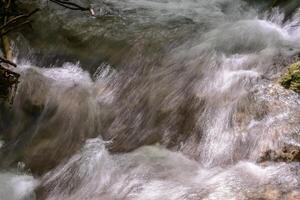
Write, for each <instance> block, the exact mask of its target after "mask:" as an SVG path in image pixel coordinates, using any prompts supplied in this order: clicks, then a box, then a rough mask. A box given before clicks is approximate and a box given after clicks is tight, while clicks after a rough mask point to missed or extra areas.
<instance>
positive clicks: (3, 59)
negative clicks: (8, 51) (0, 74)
mask: <svg viewBox="0 0 300 200" xmlns="http://www.w3.org/2000/svg"><path fill="white" fill-rule="evenodd" d="M0 63H6V64H9V65H11V66H14V67H17V65H16V64H15V63H13V62H11V61H9V60H7V59H5V58H2V57H0Z"/></svg>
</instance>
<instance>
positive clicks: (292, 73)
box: [280, 61, 300, 93]
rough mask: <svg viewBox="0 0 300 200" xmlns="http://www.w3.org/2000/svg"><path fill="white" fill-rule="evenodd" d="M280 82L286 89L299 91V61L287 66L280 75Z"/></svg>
mask: <svg viewBox="0 0 300 200" xmlns="http://www.w3.org/2000/svg"><path fill="white" fill-rule="evenodd" d="M280 84H281V85H282V86H283V87H285V88H287V89H291V90H294V91H295V92H298V93H300V61H299V62H296V63H294V64H292V65H291V66H290V67H289V68H288V71H287V72H286V73H285V74H284V75H283V76H282V78H281V80H280Z"/></svg>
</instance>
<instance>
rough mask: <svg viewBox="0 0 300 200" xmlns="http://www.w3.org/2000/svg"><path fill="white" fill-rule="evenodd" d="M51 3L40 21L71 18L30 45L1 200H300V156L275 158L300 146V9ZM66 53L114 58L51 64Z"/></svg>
mask: <svg viewBox="0 0 300 200" xmlns="http://www.w3.org/2000/svg"><path fill="white" fill-rule="evenodd" d="M82 2H83V1H82ZM44 3H45V2H44ZM41 5H42V6H44V7H43V9H46V10H45V13H48V14H49V15H48V17H42V16H39V18H38V19H37V20H38V22H40V23H47V22H49V21H53V24H52V23H51V24H49V27H51V28H53V27H54V26H57V24H59V23H60V22H61V21H63V20H64V19H66V18H68V19H69V20H70V21H69V24H67V25H64V26H63V28H62V29H63V30H62V31H61V32H60V33H61V34H62V37H60V38H58V39H57V38H54V39H53V40H55V41H56V40H57V41H60V42H61V43H57V42H51V43H49V49H47V48H46V50H45V48H44V47H43V45H44V44H35V43H34V42H32V44H30V45H32V47H31V48H32V51H30V52H26V51H25V53H24V49H22V47H19V48H18V41H19V40H20V37H19V38H18V40H17V42H16V49H17V51H19V55H18V57H17V59H16V62H17V63H18V68H17V69H16V70H17V72H19V73H20V74H21V83H20V85H19V88H18V92H17V95H16V98H15V101H14V105H13V107H12V108H11V109H8V108H5V107H3V108H1V110H0V111H1V115H2V116H5V117H1V118H0V119H1V124H0V125H1V126H0V127H1V130H2V131H3V132H5V134H6V135H5V136H4V137H3V138H1V141H2V143H1V144H2V145H1V147H0V158H1V162H0V166H1V171H0V200H35V199H38V200H39V199H41V200H42V199H47V200H61V199H64V200H82V199H87V200H96V199H97V200H98V199H103V200H141V199H142V200H158V199H164V200H183V199H184V200H199V199H203V200H223V199H224V200H225V199H226V200H229V199H232V200H247V199H260V198H263V199H287V200H290V199H299V198H300V164H299V163H298V162H272V161H271V160H269V161H267V162H261V160H262V157H263V155H264V153H265V152H266V151H269V150H276V149H280V148H281V147H282V146H284V145H287V144H289V145H290V144H291V145H294V146H298V147H299V146H300V125H299V124H300V123H299V122H300V115H299V113H300V112H299V111H300V106H299V105H300V98H299V94H296V93H294V92H293V91H289V90H286V89H284V88H283V87H281V86H280V85H279V84H278V78H279V77H280V76H281V74H282V73H283V72H284V70H286V67H287V66H288V65H289V64H291V63H293V62H295V61H297V60H298V59H299V56H298V55H297V53H299V52H300V26H299V24H300V13H299V11H296V12H295V13H294V14H293V17H291V18H290V19H289V20H287V21H285V20H284V13H283V11H282V10H279V8H274V9H272V10H263V11H262V10H260V9H258V7H259V6H257V7H255V6H252V5H249V4H248V3H247V2H245V1H241V0H213V1H205V0H186V1H181V0H173V1H171V0H163V1H158V0H143V1H139V0H112V1H101V2H100V1H93V2H92V5H93V6H94V8H95V11H97V13H98V16H97V17H96V18H90V17H88V16H85V15H80V14H78V13H77V14H74V13H73V12H71V11H65V10H64V9H61V10H60V9H58V8H55V9H58V10H56V11H55V12H52V11H53V10H48V9H49V8H48V7H47V6H46V5H44V4H41ZM70 17H71V18H70ZM54 19H59V20H54ZM56 29H58V28H57V27H56ZM47 30H48V29H47V28H46V27H45V30H37V32H38V34H40V35H45V36H44V37H43V39H44V40H45V41H49V40H50V41H51V40H52V39H51V37H52V36H49V35H46V34H45V33H44V31H45V32H46V31H47ZM25 36H26V33H25ZM25 36H24V37H25ZM21 38H22V37H21ZM25 38H26V37H25ZM23 39H24V38H23ZM26 39H27V40H29V41H30V37H29V38H26ZM74 41H77V42H78V43H80V44H81V45H82V46H80V45H78V46H79V47H77V46H76V45H74V46H72V44H73V42H74ZM82 43H85V44H89V45H90V47H91V52H86V49H88V48H87V47H83V46H84V45H83V44H82ZM22 44H23V43H22ZM46 44H48V43H46ZM55 45H57V46H55ZM70 45H71V47H70ZM69 48H72V50H70V49H69ZM80 48H82V50H81V49H80ZM115 48H116V49H118V48H120V49H118V50H115ZM93 49H97V51H96V50H95V52H93ZM35 51H36V52H35ZM56 51H57V54H60V53H62V52H63V53H66V52H68V53H70V52H71V54H74V55H75V56H76V55H77V54H80V56H83V57H85V58H87V60H89V58H90V57H94V54H97V56H99V57H101V60H102V62H101V63H98V65H97V66H96V67H94V68H92V67H90V66H88V67H87V66H85V64H84V63H81V62H80V59H79V61H77V62H71V61H70V62H67V61H63V64H61V62H56V61H54V60H53V63H52V64H51V65H46V63H48V61H47V62H46V61H45V63H44V64H45V66H41V65H39V63H43V59H45V60H47V58H43V56H42V57H39V55H40V54H43V53H45V52H48V53H49V54H52V53H53V52H56ZM81 51H82V52H81ZM83 51H84V52H83ZM33 52H34V53H33ZM37 52H38V53H37ZM50 52H51V53H50ZM31 54H35V55H37V57H34V56H33V57H31V56H32V55H31ZM66 54H67V53H66ZM89 54H90V55H89ZM98 54H99V55H98ZM64 55H65V54H62V57H64ZM45 56H47V55H45ZM116 57H118V59H116ZM38 59H41V61H39V60H38ZM91 60H93V62H94V61H96V60H97V58H93V59H91Z"/></svg>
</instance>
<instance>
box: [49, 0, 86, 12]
mask: <svg viewBox="0 0 300 200" xmlns="http://www.w3.org/2000/svg"><path fill="white" fill-rule="evenodd" d="M49 1H51V2H53V3H56V4H58V5H60V6H62V7H65V8H68V9H71V10H81V11H90V8H88V7H82V6H80V5H78V4H76V3H73V2H69V1H63V0H49Z"/></svg>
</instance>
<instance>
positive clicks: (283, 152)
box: [259, 144, 300, 162]
mask: <svg viewBox="0 0 300 200" xmlns="http://www.w3.org/2000/svg"><path fill="white" fill-rule="evenodd" d="M266 161H274V162H293V161H298V162H299V161H300V146H296V145H292V144H287V145H284V146H283V147H282V148H279V149H276V150H271V149H269V150H266V151H265V152H264V153H263V154H262V156H261V157H260V159H259V162H266Z"/></svg>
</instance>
